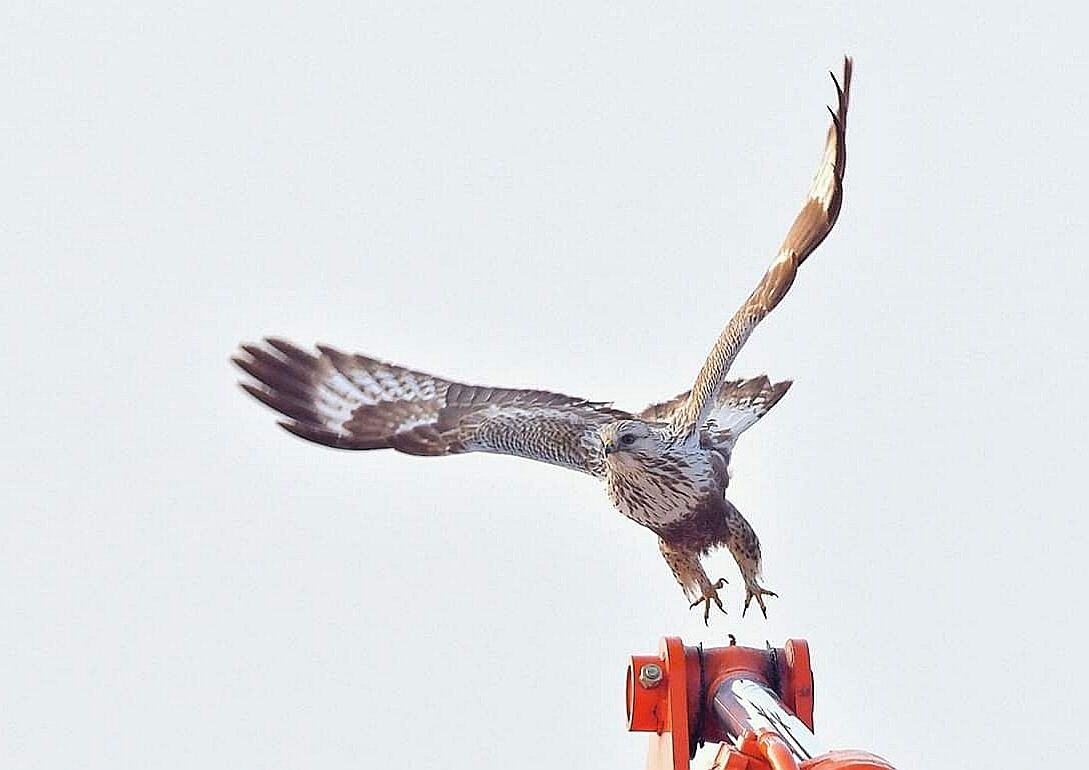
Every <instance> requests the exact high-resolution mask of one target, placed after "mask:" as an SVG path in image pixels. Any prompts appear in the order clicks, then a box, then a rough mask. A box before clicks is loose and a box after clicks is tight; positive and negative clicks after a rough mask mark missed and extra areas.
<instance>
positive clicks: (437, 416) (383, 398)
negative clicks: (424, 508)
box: [232, 338, 631, 476]
mask: <svg viewBox="0 0 1089 770" xmlns="http://www.w3.org/2000/svg"><path fill="white" fill-rule="evenodd" d="M317 350H318V353H317V355H315V354H313V353H310V352H308V351H305V350H302V349H301V348H298V347H296V346H294V345H292V344H291V343H289V342H285V341H283V340H279V339H272V338H269V339H266V340H265V341H264V343H263V344H260V345H242V354H241V355H238V356H236V357H235V358H233V359H232V360H233V361H234V363H235V364H236V365H237V366H238V367H239V368H241V369H242V370H243V371H245V372H246V373H247V374H249V375H250V376H251V377H253V379H254V380H255V381H256V382H243V383H242V387H243V388H244V389H245V390H246V392H247V393H249V394H250V395H252V396H253V397H254V398H256V399H257V400H258V401H260V402H262V403H264V404H266V405H267V406H270V407H272V408H273V409H275V410H276V411H278V412H280V413H281V414H283V415H284V416H285V417H287V418H288V419H287V420H284V421H282V422H280V425H281V426H283V427H284V428H285V429H287V430H288V431H290V432H291V433H294V434H295V435H296V436H299V437H301V438H304V439H306V440H308V441H314V442H316V443H318V444H324V445H326V446H330V447H335V448H337V449H396V450H398V451H400V452H405V453H407V454H414V455H447V454H459V453H462V452H493V453H497V454H506V455H514V456H516V457H526V458H529V459H531V460H540V461H541V462H546V463H551V464H552V465H560V466H563V467H565V468H571V469H573V470H577V471H582V472H584V473H589V474H592V475H594V476H601V475H603V474H604V461H603V458H602V453H601V441H600V439H599V438H598V434H597V431H598V428H599V427H601V426H602V425H605V424H607V423H609V422H612V421H613V420H618V419H624V418H627V417H630V416H631V415H630V414H628V413H627V412H622V411H620V410H618V409H613V408H612V407H611V406H610V405H609V404H605V403H599V402H594V401H587V400H585V399H581V398H573V397H571V396H565V395H562V394H560V393H549V392H547V391H543V390H514V389H509V388H488V387H480V386H475V385H465V384H463V383H460V382H452V381H450V380H444V379H442V378H440V377H435V376H433V375H430V374H426V373H424V372H419V371H415V370H412V369H406V368H405V367H402V366H397V365H395V364H389V363H386V362H384V361H378V360H376V359H373V358H368V357H367V356H362V355H349V354H347V353H342V352H340V351H339V350H336V349H334V348H331V347H327V346H324V345H319V346H318V347H317Z"/></svg>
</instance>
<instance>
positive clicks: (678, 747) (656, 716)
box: [626, 637, 895, 770]
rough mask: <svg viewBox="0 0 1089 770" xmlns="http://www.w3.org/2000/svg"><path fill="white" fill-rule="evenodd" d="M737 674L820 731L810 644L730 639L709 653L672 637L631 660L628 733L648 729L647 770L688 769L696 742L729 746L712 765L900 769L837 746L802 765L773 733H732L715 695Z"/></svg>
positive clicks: (720, 768)
mask: <svg viewBox="0 0 1089 770" xmlns="http://www.w3.org/2000/svg"><path fill="white" fill-rule="evenodd" d="M731 677H735V678H736V677H743V678H745V679H748V680H751V681H753V682H756V683H758V684H759V685H761V686H763V687H765V688H767V690H769V691H770V692H772V693H774V694H775V696H776V697H777V698H778V700H779V702H780V704H781V705H782V706H784V707H785V708H786V709H787V710H788V711H789V712H791V713H793V714H794V716H796V717H797V718H798V719H800V720H801V721H802V722H803V723H804V724H805V726H806V727H808V728H809V730H810V731H812V730H813V671H812V669H811V668H810V661H809V645H808V644H807V643H806V642H805V641H804V640H802V639H790V640H788V641H787V642H786V644H785V645H784V646H783V647H782V648H772V647H768V648H767V649H763V650H761V649H755V648H751V647H739V646H736V645H734V644H731V645H730V646H728V647H719V648H714V649H709V650H704V649H703V648H702V646H700V647H687V646H685V645H684V644H683V643H682V642H681V640H680V639H679V638H677V637H666V638H664V639H662V640H661V642H660V644H659V646H658V654H657V655H656V656H655V655H633V656H632V658H631V662H630V663H629V665H628V676H627V686H626V694H627V699H626V700H627V715H628V730H630V731H633V732H649V733H652V735H651V736H650V746H649V750H648V755H647V769H648V770H688V768H689V761H690V760H691V758H692V757H693V756H694V755H695V747H696V746H697V745H702V744H703V743H704V742H717V743H721V744H722V746H721V748H720V749H719V752H718V755H717V756H716V758H715V761H714V763H713V764H712V766H711V767H712V770H895V769H894V768H893V767H892V766H891V765H889V764H888V763H887V762H885V761H884V760H883V759H881V758H880V757H876V756H874V755H872V754H868V753H866V752H860V751H848V752H844V751H837V752H830V753H827V754H822V755H820V756H818V757H814V758H812V759H807V760H805V761H803V762H800V763H799V762H798V760H797V759H796V758H795V756H794V754H793V753H792V752H791V749H790V747H789V746H788V745H787V743H786V742H785V741H784V739H783V737H782V736H780V735H779V733H777V732H775V731H774V730H767V729H760V730H757V731H756V732H750V731H744V734H743V735H742V736H740V738H736V736H735V739H736V740H732V739H731V738H730V736H729V735H728V734H727V732H726V726H725V725H724V724H722V723H721V722H720V721H719V719H718V717H717V715H716V714H715V711H714V709H713V708H712V707H711V699H712V696H713V694H714V693H715V692H716V690H717V689H718V686H719V685H720V684H722V683H723V682H724V681H726V680H728V679H730V678H731Z"/></svg>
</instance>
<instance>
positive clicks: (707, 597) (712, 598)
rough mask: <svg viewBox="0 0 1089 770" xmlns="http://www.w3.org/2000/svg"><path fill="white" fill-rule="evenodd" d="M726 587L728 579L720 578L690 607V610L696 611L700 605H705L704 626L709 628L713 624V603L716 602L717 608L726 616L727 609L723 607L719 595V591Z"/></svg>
mask: <svg viewBox="0 0 1089 770" xmlns="http://www.w3.org/2000/svg"><path fill="white" fill-rule="evenodd" d="M725 585H726V578H719V579H718V580H716V581H715V582H714V583H712V584H711V585H710V586H709V587H708V588H707V590H706V591H704V593H703V596H702V597H700V598H699V599H696V601H694V602H692V603H691V604H690V605H688V609H694V608H695V607H697V606H699V605H700V604H702V605H703V625H705V626H709V625H710V624H711V602H714V603H715V606H716V607H718V608H719V609H720V610H722V614H723V615H725V614H726V608H725V607H724V606H722V599H720V598H719V595H718V592H719V589H721V588H723V587H725Z"/></svg>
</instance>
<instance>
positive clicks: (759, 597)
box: [741, 586, 779, 620]
mask: <svg viewBox="0 0 1089 770" xmlns="http://www.w3.org/2000/svg"><path fill="white" fill-rule="evenodd" d="M765 596H774V597H775V598H779V594H777V593H775V592H774V591H770V590H768V589H766V588H761V587H760V586H755V587H749V586H746V587H745V606H744V607H742V608H741V617H745V613H746V612H748V611H749V604H750V603H751V602H752V600H753V599H756V605H757V606H758V607H759V608H760V614H761V615H763V616H764V620H767V619H768V608H767V606H765V604H764V597H765Z"/></svg>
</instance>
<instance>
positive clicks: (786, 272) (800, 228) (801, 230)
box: [671, 57, 853, 437]
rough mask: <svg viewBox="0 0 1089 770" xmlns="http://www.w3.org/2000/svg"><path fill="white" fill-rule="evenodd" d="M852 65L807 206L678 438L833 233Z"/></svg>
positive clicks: (676, 424) (846, 64)
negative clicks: (800, 268) (801, 267)
mask: <svg viewBox="0 0 1089 770" xmlns="http://www.w3.org/2000/svg"><path fill="white" fill-rule="evenodd" d="M852 66H853V64H852V61H851V59H850V58H849V57H844V60H843V84H842V86H841V85H840V83H839V81H837V80H836V77H835V75H832V82H833V83H835V86H836V96H837V108H836V110H834V111H832V110H829V111H830V112H831V113H832V125H831V126H830V127H829V129H828V136H827V139H826V140H825V146H824V153H823V154H822V155H821V162H820V166H819V167H818V169H817V174H816V177H814V179H813V183H812V184H811V185H810V187H809V193H808V195H807V196H806V200H805V203H804V204H803V205H802V209H801V211H800V212H799V213H798V216H797V217H796V218H795V220H794V224H793V225H792V226H791V228H790V230H789V232H788V233H787V237H786V240H784V241H783V245H782V246H781V247H780V248H779V253H778V255H777V256H776V258H775V261H774V262H773V263H772V265H771V267H769V268H768V271H767V272H766V273H765V274H764V277H763V279H762V280H761V281H760V283H759V284H758V285H757V287H756V290H755V291H753V293H752V294H751V295H749V298H748V299H747V300H746V301H745V303H744V304H743V305H742V306H741V307H740V308H739V309H738V310H737V312H736V313H734V315H733V317H732V318H731V319H730V321H729V323H727V324H726V327H725V328H724V329H723V330H722V332H721V333H720V334H719V338H718V340H717V341H716V342H715V346H714V347H713V348H712V349H711V353H710V355H709V356H708V357H707V361H706V362H705V363H704V364H703V368H702V369H700V373H699V375H698V376H697V377H696V382H695V384H694V385H693V386H692V390H691V391H689V394H688V397H687V399H686V400H685V402H684V404H683V405H682V406H681V407H680V408H678V409H677V410H676V411H675V412H674V413H673V416H672V418H671V428H672V431H673V433H674V434H675V435H677V436H679V437H688V436H692V435H694V434H695V433H696V432H698V431H699V430H700V428H701V426H702V425H703V424H704V423H705V422H706V420H707V418H708V415H709V413H710V412H711V411H712V409H713V408H714V399H715V394H716V393H717V392H718V390H719V387H720V385H721V384H722V382H723V381H724V380H725V379H726V375H727V373H728V372H729V370H730V366H731V365H733V362H734V359H735V358H736V357H737V354H738V352H739V351H740V350H741V348H742V347H743V346H744V344H745V342H746V340H748V338H749V335H751V334H752V332H753V330H754V329H755V328H756V326H757V324H759V323H760V321H762V320H763V319H764V318H765V317H766V316H767V315H768V313H770V312H771V311H772V309H773V308H774V307H775V306H776V305H777V304H779V301H780V300H781V299H782V298H783V297H784V296H785V295H786V293H787V291H788V290H789V289H790V286H791V284H792V283H794V276H795V275H796V273H797V270H798V266H799V265H800V264H802V262H804V261H805V259H806V257H808V256H809V255H810V254H812V253H813V250H814V249H816V248H817V246H819V245H820V244H821V242H822V241H823V240H824V239H825V238H826V237H827V236H828V233H830V232H831V231H832V227H833V226H834V225H835V223H836V219H837V218H838V217H839V211H840V207H841V205H842V203H843V174H844V172H845V170H846V166H847V145H846V140H847V106H848V103H849V100H850V93H851V70H852Z"/></svg>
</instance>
